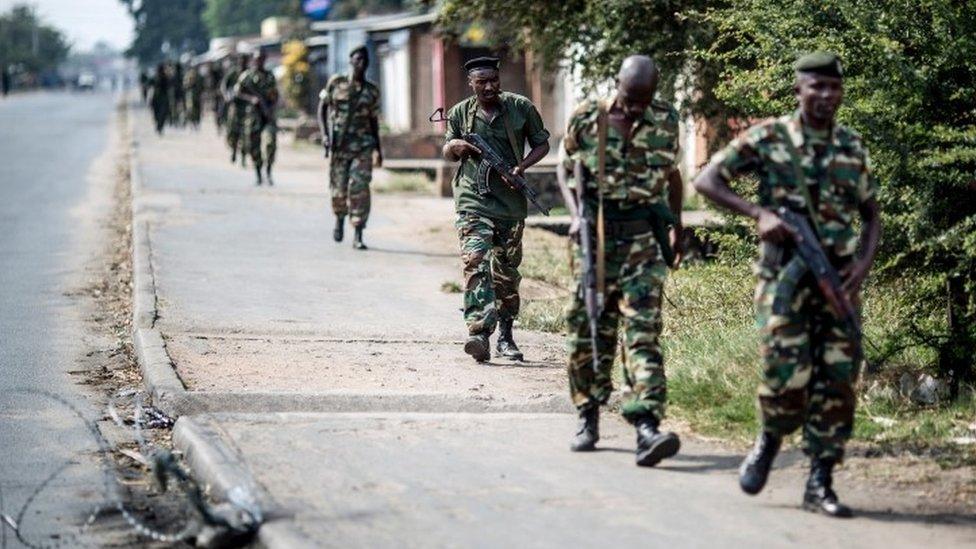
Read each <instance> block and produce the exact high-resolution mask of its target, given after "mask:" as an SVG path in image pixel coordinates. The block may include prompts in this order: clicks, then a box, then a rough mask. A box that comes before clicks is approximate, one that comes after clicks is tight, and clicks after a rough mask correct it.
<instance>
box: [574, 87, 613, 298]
mask: <svg viewBox="0 0 976 549" xmlns="http://www.w3.org/2000/svg"><path fill="white" fill-rule="evenodd" d="M596 134H597V170H596V196H597V209H596V291H597V295H599V296H601V297H602V296H603V295H604V290H605V289H606V282H607V270H606V244H605V242H604V241H605V239H606V225H605V223H604V219H603V181H604V178H605V177H606V170H607V104H606V103H605V102H604V101H600V102H599V103H598V110H597V117H596ZM578 184H580V185H582V182H579V183H578Z"/></svg>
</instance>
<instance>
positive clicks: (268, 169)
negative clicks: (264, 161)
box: [264, 164, 274, 187]
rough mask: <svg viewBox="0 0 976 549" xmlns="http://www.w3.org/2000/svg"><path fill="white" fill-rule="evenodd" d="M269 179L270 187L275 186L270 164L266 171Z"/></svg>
mask: <svg viewBox="0 0 976 549" xmlns="http://www.w3.org/2000/svg"><path fill="white" fill-rule="evenodd" d="M264 173H265V175H267V178H268V186H269V187H270V186H272V185H274V180H272V179H271V164H268V168H267V169H266V170H265V171H264Z"/></svg>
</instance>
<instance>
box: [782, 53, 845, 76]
mask: <svg viewBox="0 0 976 549" xmlns="http://www.w3.org/2000/svg"><path fill="white" fill-rule="evenodd" d="M793 68H795V69H796V72H798V73H808V74H809V73H812V74H822V75H823V76H833V77H834V78H842V77H843V76H844V71H843V69H841V66H840V58H839V57H837V54H835V53H830V52H826V51H815V52H813V53H808V54H806V55H804V56H802V57H800V58H799V59H797V60H796V63H795V64H794V65H793Z"/></svg>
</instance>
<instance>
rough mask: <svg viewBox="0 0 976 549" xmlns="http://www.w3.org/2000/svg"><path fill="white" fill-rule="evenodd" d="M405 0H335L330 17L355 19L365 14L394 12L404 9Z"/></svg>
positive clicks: (334, 18) (333, 18)
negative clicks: (339, 0)
mask: <svg viewBox="0 0 976 549" xmlns="http://www.w3.org/2000/svg"><path fill="white" fill-rule="evenodd" d="M404 4H405V2H404V0H343V1H341V2H333V4H332V10H331V11H330V12H329V19H332V20H342V19H355V18H356V17H362V16H364V15H375V14H382V13H393V12H397V11H400V10H402V9H403V6H404Z"/></svg>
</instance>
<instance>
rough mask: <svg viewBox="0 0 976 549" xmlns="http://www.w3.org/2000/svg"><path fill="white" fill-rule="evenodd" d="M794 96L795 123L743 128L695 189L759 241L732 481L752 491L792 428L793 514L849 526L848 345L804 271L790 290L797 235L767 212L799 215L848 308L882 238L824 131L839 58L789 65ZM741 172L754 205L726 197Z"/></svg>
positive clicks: (864, 196) (852, 141)
mask: <svg viewBox="0 0 976 549" xmlns="http://www.w3.org/2000/svg"><path fill="white" fill-rule="evenodd" d="M794 91H795V93H796V97H797V100H798V102H799V109H798V110H797V111H796V112H795V113H794V114H792V115H788V116H783V117H781V118H778V119H775V120H771V121H767V122H764V123H761V124H758V125H756V126H753V127H752V128H750V129H749V130H748V131H746V132H745V133H744V134H743V135H742V136H740V137H739V138H737V139H735V140H734V141H732V142H731V143H730V144H729V145H728V146H727V147H726V148H725V149H724V150H722V151H720V152H719V153H718V154H717V155H715V157H713V158H712V161H711V163H710V164H709V166H708V167H707V168H706V169H705V170H704V171H703V172H702V174H701V175H700V176H699V177H698V178H697V179H696V181H695V188H696V189H698V190H699V191H700V192H701V193H702V194H703V195H705V196H706V197H708V198H710V199H711V200H713V201H715V202H716V203H717V204H719V205H720V206H723V207H725V208H728V209H730V210H732V211H734V212H736V213H739V214H742V215H748V216H750V217H752V218H753V219H755V220H756V221H757V229H758V233H759V237H760V239H761V240H762V241H763V247H762V250H761V251H762V253H761V255H760V259H759V261H758V263H757V265H756V272H757V275H758V278H759V285H758V287H757V288H756V294H755V295H756V312H757V317H758V324H759V328H760V331H761V336H762V345H761V351H762V355H763V359H764V361H765V371H764V373H763V382H762V384H761V385H760V387H759V411H760V414H761V417H762V425H763V429H762V432H761V433H760V435H759V437H758V439H757V441H756V445H755V447H754V448H753V450H752V452H751V453H750V454H749V455H748V456H747V457H746V459H745V461H743V463H742V467H741V468H740V470H739V484H740V486H741V487H742V489H743V490H744V491H745V492H746V493H748V494H756V493H758V492H759V491H760V490H762V488H763V486H764V485H765V483H766V479H767V478H768V475H769V470H770V468H771V467H772V463H773V459H774V458H775V456H776V453H777V451H778V450H779V447H780V441H781V440H782V438H783V437H784V436H786V435H788V434H789V433H791V432H793V431H795V430H796V429H798V428H801V427H802V429H803V450H804V452H805V453H806V454H807V455H808V456H809V457H810V460H811V468H810V477H809V480H808V481H807V486H806V491H805V493H804V498H803V506H804V508H806V509H809V510H812V511H819V512H822V513H825V514H827V515H830V516H839V517H847V516H851V510H850V508H849V507H847V506H845V505H843V504H841V503H840V502H839V501H838V500H837V495H836V494H835V493H834V491H833V489H832V486H831V484H832V471H833V468H834V465H835V464H836V463H837V462H839V461H840V460H841V459H842V458H843V457H844V443H845V442H846V440H847V439H848V438H849V437H850V435H851V431H852V430H853V424H854V403H855V395H854V389H853V384H854V381H855V380H856V378H857V375H858V370H859V368H860V364H858V363H856V361H855V351H854V349H855V342H854V341H852V339H851V338H852V337H856V336H854V335H852V334H850V333H848V332H847V331H846V330H845V328H844V325H843V324H842V323H841V322H839V321H838V320H837V318H835V317H834V315H833V314H832V313H831V312H830V309H829V308H828V306H827V304H826V301H825V299H824V297H823V296H822V294H821V292H820V290H819V289H818V288H817V286H816V281H815V280H814V278H813V276H812V275H810V273H809V272H808V273H807V274H806V275H804V276H803V277H802V278H801V279H800V280H799V281H798V282H796V281H792V280H789V279H788V278H789V277H784V276H783V275H784V272H786V271H787V270H786V269H784V268H783V267H784V265H786V264H787V261H789V260H790V259H791V258H792V256H793V253H794V250H793V246H792V245H791V239H792V238H793V236H794V235H795V234H796V233H795V230H794V229H793V228H792V227H790V226H789V225H787V224H786V223H784V222H783V220H782V219H781V218H780V217H779V216H778V215H776V213H774V210H775V208H777V207H784V208H788V209H789V210H792V211H794V212H796V213H797V214H799V215H803V216H805V217H806V218H807V220H808V221H809V222H810V225H811V227H813V228H814V230H815V231H816V233H817V235H818V237H819V240H820V244H821V245H822V246H823V248H824V250H825V252H826V253H827V256H828V257H829V258H830V261H831V263H832V264H833V265H834V267H836V268H837V269H838V270H839V272H840V273H841V276H842V278H843V280H844V289H845V290H846V291H847V293H848V295H849V296H850V297H851V300H852V302H854V303H857V296H858V293H859V291H860V288H861V284H862V283H863V281H864V279H865V277H866V276H867V274H868V271H869V270H870V268H871V264H872V262H873V260H874V256H875V253H876V251H877V247H878V241H879V239H880V235H881V224H880V220H879V212H878V204H877V202H876V200H875V194H876V193H877V183H876V181H875V179H874V176H873V175H872V172H871V167H870V163H869V161H868V153H867V149H866V148H865V147H864V144H863V142H862V141H861V138H860V137H859V136H858V135H857V134H856V133H854V132H853V131H852V130H850V129H849V128H846V127H844V126H841V125H840V124H836V123H835V122H834V117H835V115H836V112H837V108H838V107H839V106H840V103H841V98H842V96H843V80H842V75H841V65H840V61H839V60H838V58H837V57H836V56H835V55H833V54H829V53H823V52H819V53H815V54H810V55H807V56H804V57H802V58H801V59H799V60H798V61H797V64H796V84H795V86H794ZM744 174H754V175H756V176H758V178H759V189H758V191H759V192H758V196H759V204H753V203H750V202H748V201H746V200H744V199H743V198H742V197H740V196H738V195H737V194H735V193H734V192H733V191H732V190H731V189H730V188H729V186H728V182H729V181H731V180H732V179H733V178H736V177H738V176H741V175H744ZM857 216H860V218H861V220H862V222H863V223H862V229H861V234H860V237H858V235H857V234H856V233H855V230H854V224H853V223H854V219H855V217H857ZM859 247H860V253H858V248H859ZM784 293H785V294H786V298H787V299H786V301H785V305H780V306H776V307H774V297H776V298H782V295H781V294H784ZM781 301H783V300H782V299H777V302H781Z"/></svg>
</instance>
